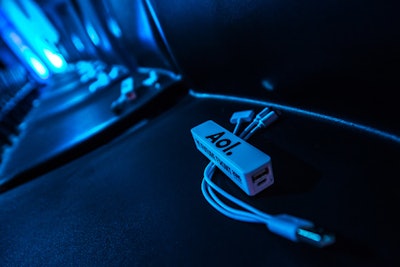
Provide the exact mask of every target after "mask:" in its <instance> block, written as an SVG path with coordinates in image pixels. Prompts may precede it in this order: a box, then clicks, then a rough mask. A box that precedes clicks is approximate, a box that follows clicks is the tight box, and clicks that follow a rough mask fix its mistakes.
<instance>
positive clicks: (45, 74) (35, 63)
mask: <svg viewBox="0 0 400 267" xmlns="http://www.w3.org/2000/svg"><path fill="white" fill-rule="evenodd" d="M28 63H29V64H30V65H31V66H32V67H33V69H34V70H35V71H36V73H37V74H39V76H40V77H41V78H42V79H47V78H49V71H48V70H47V68H46V67H45V66H44V65H43V64H42V63H41V62H40V60H39V59H38V58H37V57H34V56H33V57H30V58H29V59H28Z"/></svg>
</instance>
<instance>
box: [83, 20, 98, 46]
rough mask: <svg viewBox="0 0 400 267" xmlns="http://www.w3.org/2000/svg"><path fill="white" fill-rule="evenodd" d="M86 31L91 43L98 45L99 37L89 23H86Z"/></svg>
mask: <svg viewBox="0 0 400 267" xmlns="http://www.w3.org/2000/svg"><path fill="white" fill-rule="evenodd" d="M86 32H87V33H88V35H89V37H90V40H92V42H93V44H94V45H96V46H99V45H100V37H99V35H98V34H97V32H96V31H95V30H94V28H93V26H92V25H91V24H86Z"/></svg>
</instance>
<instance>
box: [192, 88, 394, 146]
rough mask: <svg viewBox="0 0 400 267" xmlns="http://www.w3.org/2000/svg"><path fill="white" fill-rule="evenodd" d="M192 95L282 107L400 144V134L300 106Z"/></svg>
mask: <svg viewBox="0 0 400 267" xmlns="http://www.w3.org/2000/svg"><path fill="white" fill-rule="evenodd" d="M190 95H191V96H193V97H196V98H208V99H219V100H228V101H234V102H242V103H248V104H255V105H261V106H269V107H272V108H276V109H280V110H282V111H287V112H291V113H294V114H300V115H303V116H306V117H310V118H315V119H320V120H325V121H329V122H332V123H334V124H340V125H343V126H346V127H349V128H352V129H357V130H360V131H364V132H367V133H369V134H372V135H376V136H378V137H380V138H384V139H387V140H390V141H393V142H395V143H398V144H400V136H397V135H394V134H391V133H387V132H384V131H381V130H378V129H375V128H373V127H370V126H366V125H362V124H359V123H355V122H351V121H347V120H344V119H340V118H336V117H333V116H330V115H324V114H320V113H316V112H313V111H308V110H304V109H300V108H296V107H291V106H286V105H282V104H277V103H273V102H268V101H261V100H255V99H250V98H244V97H237V96H229V95H219V94H210V93H201V92H195V91H194V90H190Z"/></svg>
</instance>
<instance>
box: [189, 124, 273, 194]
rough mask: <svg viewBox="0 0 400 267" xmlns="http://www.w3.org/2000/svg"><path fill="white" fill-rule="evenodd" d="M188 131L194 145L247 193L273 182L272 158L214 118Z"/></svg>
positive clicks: (260, 189)
mask: <svg viewBox="0 0 400 267" xmlns="http://www.w3.org/2000/svg"><path fill="white" fill-rule="evenodd" d="M191 132H192V135H193V139H194V142H195V144H196V147H197V149H198V150H200V151H201V152H202V153H203V154H204V155H205V156H206V157H207V158H208V159H209V160H211V161H212V162H213V163H214V164H215V165H216V166H217V167H218V168H219V169H220V170H221V171H222V172H223V173H225V174H226V175H227V176H228V177H229V178H230V179H231V180H232V181H233V182H234V183H236V184H237V185H238V186H239V187H240V188H241V189H242V190H243V191H244V192H245V193H246V194H248V195H250V196H253V195H256V194H257V193H259V192H261V191H262V190H264V189H265V188H267V187H269V186H270V185H272V184H273V183H274V176H273V172H272V165H271V158H270V157H269V156H268V155H267V154H265V153H264V152H262V151H260V150H259V149H257V148H255V147H254V146H252V145H251V144H249V143H247V142H246V141H244V140H243V139H241V138H239V137H238V136H236V135H234V134H233V133H231V132H230V131H228V130H226V129H225V128H223V127H221V126H220V125H218V124H217V123H215V122H214V121H212V120H209V121H206V122H204V123H202V124H200V125H198V126H196V127H194V128H192V129H191Z"/></svg>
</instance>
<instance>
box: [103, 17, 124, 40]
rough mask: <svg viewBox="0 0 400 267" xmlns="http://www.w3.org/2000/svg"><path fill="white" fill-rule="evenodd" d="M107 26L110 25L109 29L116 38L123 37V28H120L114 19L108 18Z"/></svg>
mask: <svg viewBox="0 0 400 267" xmlns="http://www.w3.org/2000/svg"><path fill="white" fill-rule="evenodd" d="M107 25H108V28H109V29H110V31H111V33H112V34H113V35H114V36H115V37H117V38H120V37H121V36H122V31H121V28H120V27H119V25H118V23H117V22H116V21H115V20H114V19H112V18H108V19H107Z"/></svg>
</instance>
